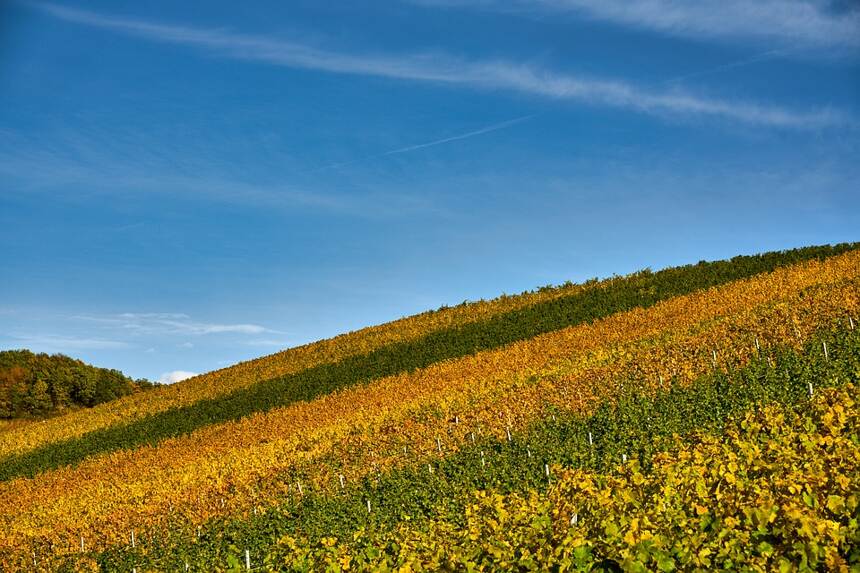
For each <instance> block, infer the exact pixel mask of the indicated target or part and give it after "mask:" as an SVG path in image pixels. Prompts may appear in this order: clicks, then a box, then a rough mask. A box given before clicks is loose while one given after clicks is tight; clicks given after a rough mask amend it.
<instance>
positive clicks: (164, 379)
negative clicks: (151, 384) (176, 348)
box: [158, 370, 197, 384]
mask: <svg viewBox="0 0 860 573" xmlns="http://www.w3.org/2000/svg"><path fill="white" fill-rule="evenodd" d="M193 376H197V373H196V372H187V371H185V370H174V371H173V372H165V373H164V374H162V375H161V376H159V377H158V383H159V384H174V383H176V382H180V381H182V380H187V379H188V378H191V377H193Z"/></svg>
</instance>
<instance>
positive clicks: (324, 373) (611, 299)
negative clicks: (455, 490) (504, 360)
mask: <svg viewBox="0 0 860 573" xmlns="http://www.w3.org/2000/svg"><path fill="white" fill-rule="evenodd" d="M858 246H860V244H842V245H837V246H823V247H807V248H803V249H795V250H791V251H780V252H773V253H766V254H762V255H754V256H740V257H735V258H733V259H731V260H728V261H718V262H711V263H706V262H700V263H698V264H696V265H687V266H683V267H676V268H670V269H665V270H662V271H659V272H656V273H652V272H650V271H642V272H640V273H638V274H636V275H634V276H631V277H628V278H626V279H624V280H619V281H616V282H613V283H610V284H608V285H606V286H605V287H600V288H594V289H589V290H587V291H585V292H582V293H579V294H575V295H571V296H567V297H563V298H558V299H555V300H551V301H547V302H542V303H539V304H535V305H533V306H530V307H527V308H522V309H518V310H514V311H511V312H507V313H504V314H501V315H496V316H493V317H490V318H488V319H487V320H484V321H480V322H476V323H471V324H466V325H462V326H458V327H454V328H450V329H444V330H440V331H436V332H433V333H430V334H428V335H426V336H424V337H422V338H419V339H417V340H413V341H408V342H401V343H396V344H391V345H389V346H385V347H383V348H380V349H378V350H376V351H373V352H370V353H367V354H363V355H358V356H352V357H349V358H345V359H343V360H341V361H339V362H336V363H329V364H323V365H320V366H316V367H313V368H309V369H306V370H303V371H301V372H298V373H295V374H291V375H288V376H283V377H280V378H276V379H273V380H268V381H265V382H260V383H257V384H255V385H253V386H250V387H247V388H244V389H241V390H238V391H236V392H234V393H232V394H229V395H225V396H220V397H217V398H213V399H210V400H201V401H199V402H196V403H194V404H191V405H188V406H184V407H181V408H177V409H173V410H168V411H166V412H162V413H159V414H155V415H152V416H150V417H147V418H144V419H142V420H139V421H136V422H133V423H130V424H127V425H123V426H115V427H110V428H106V429H102V430H98V431H94V432H91V433H89V434H86V435H84V436H82V437H79V438H75V439H70V440H65V441H62V442H56V443H53V444H49V445H47V446H45V447H42V448H39V449H36V450H33V451H31V452H27V453H24V454H20V455H17V456H13V457H8V458H5V459H3V460H2V461H0V480H8V479H10V478H14V477H19V476H27V477H31V476H34V475H36V474H37V473H39V472H42V471H45V470H49V469H53V468H57V467H60V466H63V465H69V464H75V463H78V462H80V461H81V460H83V459H85V458H86V457H88V456H91V455H94V454H99V453H103V452H109V451H114V450H118V449H124V448H133V447H135V446H140V445H143V444H156V443H158V442H159V441H161V440H163V439H165V438H169V437H173V436H179V435H182V434H187V433H189V432H192V431H194V430H196V429H198V428H201V427H203V426H207V425H210V424H217V423H221V422H226V421H229V420H236V419H239V418H242V417H245V416H248V415H251V414H254V413H256V412H263V411H267V410H270V409H272V408H277V407H280V406H285V405H288V404H291V403H293V402H297V401H299V400H311V399H313V398H316V397H319V396H322V395H324V394H328V393H330V392H332V391H334V390H337V389H340V388H344V387H346V386H351V385H355V384H360V383H365V382H369V381H371V380H374V379H377V378H381V377H384V376H390V375H393V374H397V373H400V372H407V371H411V370H415V369H417V368H423V367H425V366H429V365H430V364H433V363H435V362H439V361H441V360H446V359H451V358H458V357H462V356H466V355H469V354H473V353H476V352H479V351H482V350H488V349H492V348H497V347H500V346H504V345H506V344H510V343H512V342H516V341H519V340H525V339H528V338H532V337H534V336H537V335H539V334H543V333H546V332H551V331H554V330H559V329H562V328H565V327H568V326H571V325H575V324H581V323H586V322H590V321H593V320H596V319H599V318H602V317H605V316H608V315H611V314H614V313H616V312H621V311H625V310H629V309H632V308H635V307H648V306H652V305H654V304H656V303H658V302H660V301H663V300H667V299H669V298H672V297H674V296H678V295H683V294H687V293H690V292H693V291H696V290H700V289H705V288H709V287H712V286H716V285H721V284H725V283H728V282H731V281H733V280H737V279H741V278H745V277H750V276H753V275H756V274H760V273H764V272H769V271H772V270H774V269H776V268H778V267H782V266H786V265H790V264H794V263H798V262H803V261H808V260H811V259H824V258H827V257H830V256H834V255H837V254H841V253H844V252H846V251H849V250H852V249H854V248H857V247H858Z"/></svg>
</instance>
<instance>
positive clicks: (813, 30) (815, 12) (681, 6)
mask: <svg viewBox="0 0 860 573" xmlns="http://www.w3.org/2000/svg"><path fill="white" fill-rule="evenodd" d="M417 3H420V4H424V5H437V6H472V7H480V8H491V9H498V10H511V9H517V10H524V9H525V10H528V9H533V10H552V11H557V12H572V13H576V14H579V15H582V16H585V17H587V18H591V19H594V20H601V21H605V22H610V23H613V24H619V25H622V26H627V27H631V28H639V29H646V30H652V31H656V32H659V33H664V34H670V35H674V36H683V37H689V38H694V39H702V38H706V39H714V38H725V39H741V38H749V39H754V40H767V41H776V42H779V43H780V44H782V45H790V46H798V45H803V46H806V47H809V48H849V49H856V48H858V47H860V9H858V8H857V7H856V5H854V6H838V5H837V3H836V2H832V1H828V0H754V1H750V0H694V1H690V0H519V1H514V2H510V1H508V2H501V1H497V0H417Z"/></svg>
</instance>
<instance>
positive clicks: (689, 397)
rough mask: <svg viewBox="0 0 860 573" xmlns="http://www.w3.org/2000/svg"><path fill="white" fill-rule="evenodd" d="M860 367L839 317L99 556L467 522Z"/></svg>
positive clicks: (221, 557)
mask: <svg viewBox="0 0 860 573" xmlns="http://www.w3.org/2000/svg"><path fill="white" fill-rule="evenodd" d="M825 341H826V342H827V347H828V353H829V357H828V358H826V359H825V357H824V354H823V352H822V342H825ZM858 377H860V329H858V330H847V329H841V328H834V329H833V330H827V331H822V332H820V333H818V334H817V335H816V336H815V337H814V338H813V339H812V340H810V341H809V342H808V344H807V345H806V347H805V348H804V349H803V351H802V352H795V351H793V350H789V349H785V348H777V349H772V350H768V351H765V353H763V354H762V355H761V356H760V357H759V358H757V359H755V360H753V361H752V362H751V363H749V364H748V365H747V366H745V367H744V368H742V369H738V370H735V371H731V372H722V371H716V372H713V373H711V374H709V375H706V376H703V377H701V378H700V379H699V380H697V381H696V382H694V383H693V384H692V385H688V386H680V385H674V384H673V385H672V386H671V388H670V389H669V390H667V391H662V392H659V393H657V394H653V393H650V392H647V391H642V390H640V388H642V384H641V381H636V380H630V381H627V382H626V383H625V387H627V388H628V390H627V391H626V393H625V394H624V395H623V397H622V398H621V399H619V400H618V402H617V403H615V404H604V405H602V406H601V407H600V408H599V409H598V410H597V411H596V412H595V413H593V414H592V415H590V416H588V417H578V416H571V415H568V414H563V413H561V412H558V413H557V414H556V415H555V416H554V418H547V419H545V420H543V421H541V422H539V423H537V424H535V426H533V427H532V428H530V429H529V430H528V431H526V432H524V433H522V434H517V435H514V436H513V441H511V442H506V441H497V440H493V439H486V438H485V439H479V440H478V441H477V442H476V443H475V444H466V446H465V448H464V449H463V450H461V451H459V452H458V453H456V454H452V455H451V456H449V457H446V458H442V459H440V460H437V461H435V462H433V464H432V465H433V473H430V472H429V470H428V468H427V465H424V464H422V465H420V467H406V468H402V469H395V470H392V471H390V472H387V473H385V474H382V475H380V476H379V477H378V478H368V479H366V480H365V481H364V482H363V483H361V484H356V485H354V486H352V487H348V488H347V489H346V491H345V492H344V493H342V494H340V495H335V496H326V495H321V494H312V493H307V492H306V493H305V495H304V496H303V497H302V498H301V499H285V500H284V503H283V504H282V505H281V506H280V507H278V508H276V509H271V510H268V511H267V512H266V513H261V514H259V515H258V516H255V517H250V518H248V519H243V520H236V519H218V520H214V521H212V522H211V523H209V524H208V525H207V526H206V527H205V528H204V529H203V530H202V535H201V536H200V538H199V540H197V541H196V542H193V543H192V542H190V541H189V537H190V536H189V534H188V532H187V531H186V532H185V533H182V532H181V529H182V528H181V527H180V528H177V530H176V531H166V532H165V531H162V532H156V533H155V538H154V541H149V538H147V537H146V536H145V535H144V536H142V538H143V539H144V540H145V541H144V542H143V544H142V546H140V547H138V548H137V549H136V550H132V549H130V548H117V549H113V550H110V551H107V552H105V553H102V554H100V555H99V556H98V561H99V563H100V564H101V566H102V568H103V569H104V570H107V571H130V570H131V568H132V567H135V566H136V567H138V570H141V567H142V568H143V570H149V568H154V569H157V570H165V571H167V570H176V571H179V570H182V569H183V568H184V565H185V563H188V564H190V565H191V569H192V570H193V571H213V570H218V569H221V570H223V569H226V568H227V564H228V563H235V562H236V559H237V558H240V557H242V556H243V555H244V550H245V549H248V550H249V551H250V552H251V555H252V556H253V557H254V559H255V561H256V562H257V563H259V562H260V560H262V559H263V558H264V557H265V556H266V555H267V554H269V552H270V551H271V549H272V547H273V545H274V544H275V543H276V542H277V540H278V539H279V538H280V537H281V536H283V535H285V534H289V535H293V536H298V537H303V538H308V539H310V540H311V541H314V542H315V541H317V540H319V539H320V538H321V537H328V536H334V537H337V538H339V539H341V540H349V539H351V536H352V533H353V532H354V531H356V530H357V529H359V528H366V529H367V530H368V531H370V532H373V531H377V530H378V531H385V530H389V529H391V528H392V527H394V526H395V525H396V524H397V523H398V522H399V521H401V520H403V519H404V518H407V516H408V518H409V519H412V520H416V521H418V522H419V523H420V520H422V519H445V520H450V521H453V522H455V523H460V522H462V517H463V514H464V505H465V504H466V503H468V502H469V500H470V499H471V497H470V496H471V493H472V492H474V491H476V490H481V489H488V488H492V489H494V490H496V491H499V492H502V493H508V492H512V491H519V492H524V491H527V490H529V489H534V490H538V491H541V490H543V489H545V488H546V486H547V484H548V482H549V481H550V480H552V476H550V478H549V479H548V478H547V476H546V473H545V467H546V466H545V464H550V465H553V464H560V465H562V466H565V467H579V468H585V469H592V470H596V471H611V470H612V468H613V467H616V466H617V465H618V464H619V463H621V460H622V455H627V456H631V457H632V456H636V457H637V458H638V460H639V461H640V464H641V465H642V466H643V468H645V469H646V471H647V469H648V468H649V466H650V460H651V459H652V458H653V455H654V454H655V453H657V452H660V451H667V450H669V451H671V449H672V447H673V446H674V445H675V444H676V442H675V438H674V436H677V435H680V436H685V437H686V438H687V439H689V438H691V437H693V436H695V434H696V433H710V434H719V433H721V432H722V431H723V429H724V428H725V426H726V425H727V424H728V423H730V421H731V420H732V419H733V418H736V417H741V416H743V414H744V413H745V412H747V411H750V410H751V409H754V408H757V407H760V406H761V405H763V404H767V403H775V402H776V403H782V404H786V405H799V407H803V406H802V404H803V402H804V401H805V400H806V399H807V397H808V393H809V385H810V384H812V385H813V389H817V388H821V387H824V386H833V385H838V384H842V383H845V382H847V381H855V382H856V381H857V379H858ZM589 433H590V434H591V436H592V438H593V445H589V439H588V436H589ZM481 452H483V454H484V456H483V457H484V460H485V462H486V465H483V464H482V463H481V459H482V456H481ZM296 477H297V476H289V478H288V479H296ZM368 500H369V501H370V505H371V508H372V511H371V512H370V513H368V511H367V501H368Z"/></svg>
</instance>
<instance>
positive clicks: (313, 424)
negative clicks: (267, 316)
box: [0, 244, 860, 571]
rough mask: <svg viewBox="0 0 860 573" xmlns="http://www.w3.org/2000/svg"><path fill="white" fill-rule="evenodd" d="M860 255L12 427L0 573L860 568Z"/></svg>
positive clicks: (519, 311)
mask: <svg viewBox="0 0 860 573" xmlns="http://www.w3.org/2000/svg"><path fill="white" fill-rule="evenodd" d="M858 316H860V245H857V244H850V245H839V246H836V247H811V248H806V249H798V250H794V251H785V252H776V253H767V254H763V255H756V256H745V257H735V258H733V259H731V260H728V261H718V262H708V263H706V262H702V263H699V264H696V265H689V266H685V267H677V268H671V269H665V270H661V271H657V272H652V271H642V272H639V273H634V274H632V275H629V276H623V277H613V278H611V279H608V280H603V281H589V282H588V283H585V284H582V285H573V284H567V285H564V286H562V287H554V288H543V289H539V290H537V291H534V292H529V293H524V294H522V295H518V296H508V297H502V298H499V299H496V300H493V301H482V302H478V303H470V304H464V305H460V306H457V307H451V308H443V309H440V310H438V311H433V312H428V313H424V314H420V315H416V316H413V317H408V318H404V319H401V320H398V321H395V322H392V323H388V324H384V325H380V326H376V327H371V328H367V329H364V330H360V331H357V332H352V333H348V334H344V335H342V336H339V337H336V338H333V339H330V340H324V341H320V342H317V343H313V344H309V345H305V346H302V347H299V348H295V349H290V350H287V351H284V352H282V353H278V354H275V355H271V356H268V357H263V358H260V359H258V360H254V361H250V362H246V363H242V364H238V365H236V366H233V367H231V368H226V369H223V370H219V371H215V372H212V373H209V374H204V375H201V376H198V377H196V378H193V379H190V380H187V381H183V382H180V383H177V384H175V385H172V386H170V387H158V388H155V389H153V390H151V391H148V392H139V393H131V394H129V395H126V396H123V397H120V398H118V399H116V400H113V401H110V402H106V403H103V404H98V405H95V406H94V407H92V408H89V409H86V410H77V411H71V412H68V413H65V414H63V415H60V416H56V417H54V418H51V419H49V420H46V421H45V422H42V423H39V424H27V425H22V426H15V427H10V428H9V429H7V430H6V431H4V432H2V433H0V480H2V481H0V568H2V569H3V570H10V571H15V570H40V571H54V570H61V569H67V570H91V569H99V568H100V569H102V570H105V571H132V570H136V571H150V570H158V571H176V570H193V571H219V570H220V571H225V570H237V571H238V570H244V569H245V568H246V567H247V566H250V567H252V568H254V569H255V570H277V571H282V570H283V571H285V570H334V571H337V570H347V569H349V570H394V569H398V570H438V569H452V570H475V569H483V570H536V569H546V568H557V569H570V570H576V571H612V570H626V571H650V570H664V571H671V570H696V569H699V570H707V569H724V568H729V567H739V568H742V569H744V568H746V569H752V570H786V571H793V570H822V571H823V570H834V571H835V570H845V571H848V570H849V569H850V568H852V567H854V568H857V567H860V551H858V549H857V548H858V547H860V528H858V525H857V511H858V506H860V487H858V484H860V444H858V442H857V439H856V436H857V434H858V429H860V422H858V420H860V418H858V411H857V406H856V400H857V398H858V394H857V385H856V384H857V382H858V377H860V329H857V328H856V323H857V320H858Z"/></svg>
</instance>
